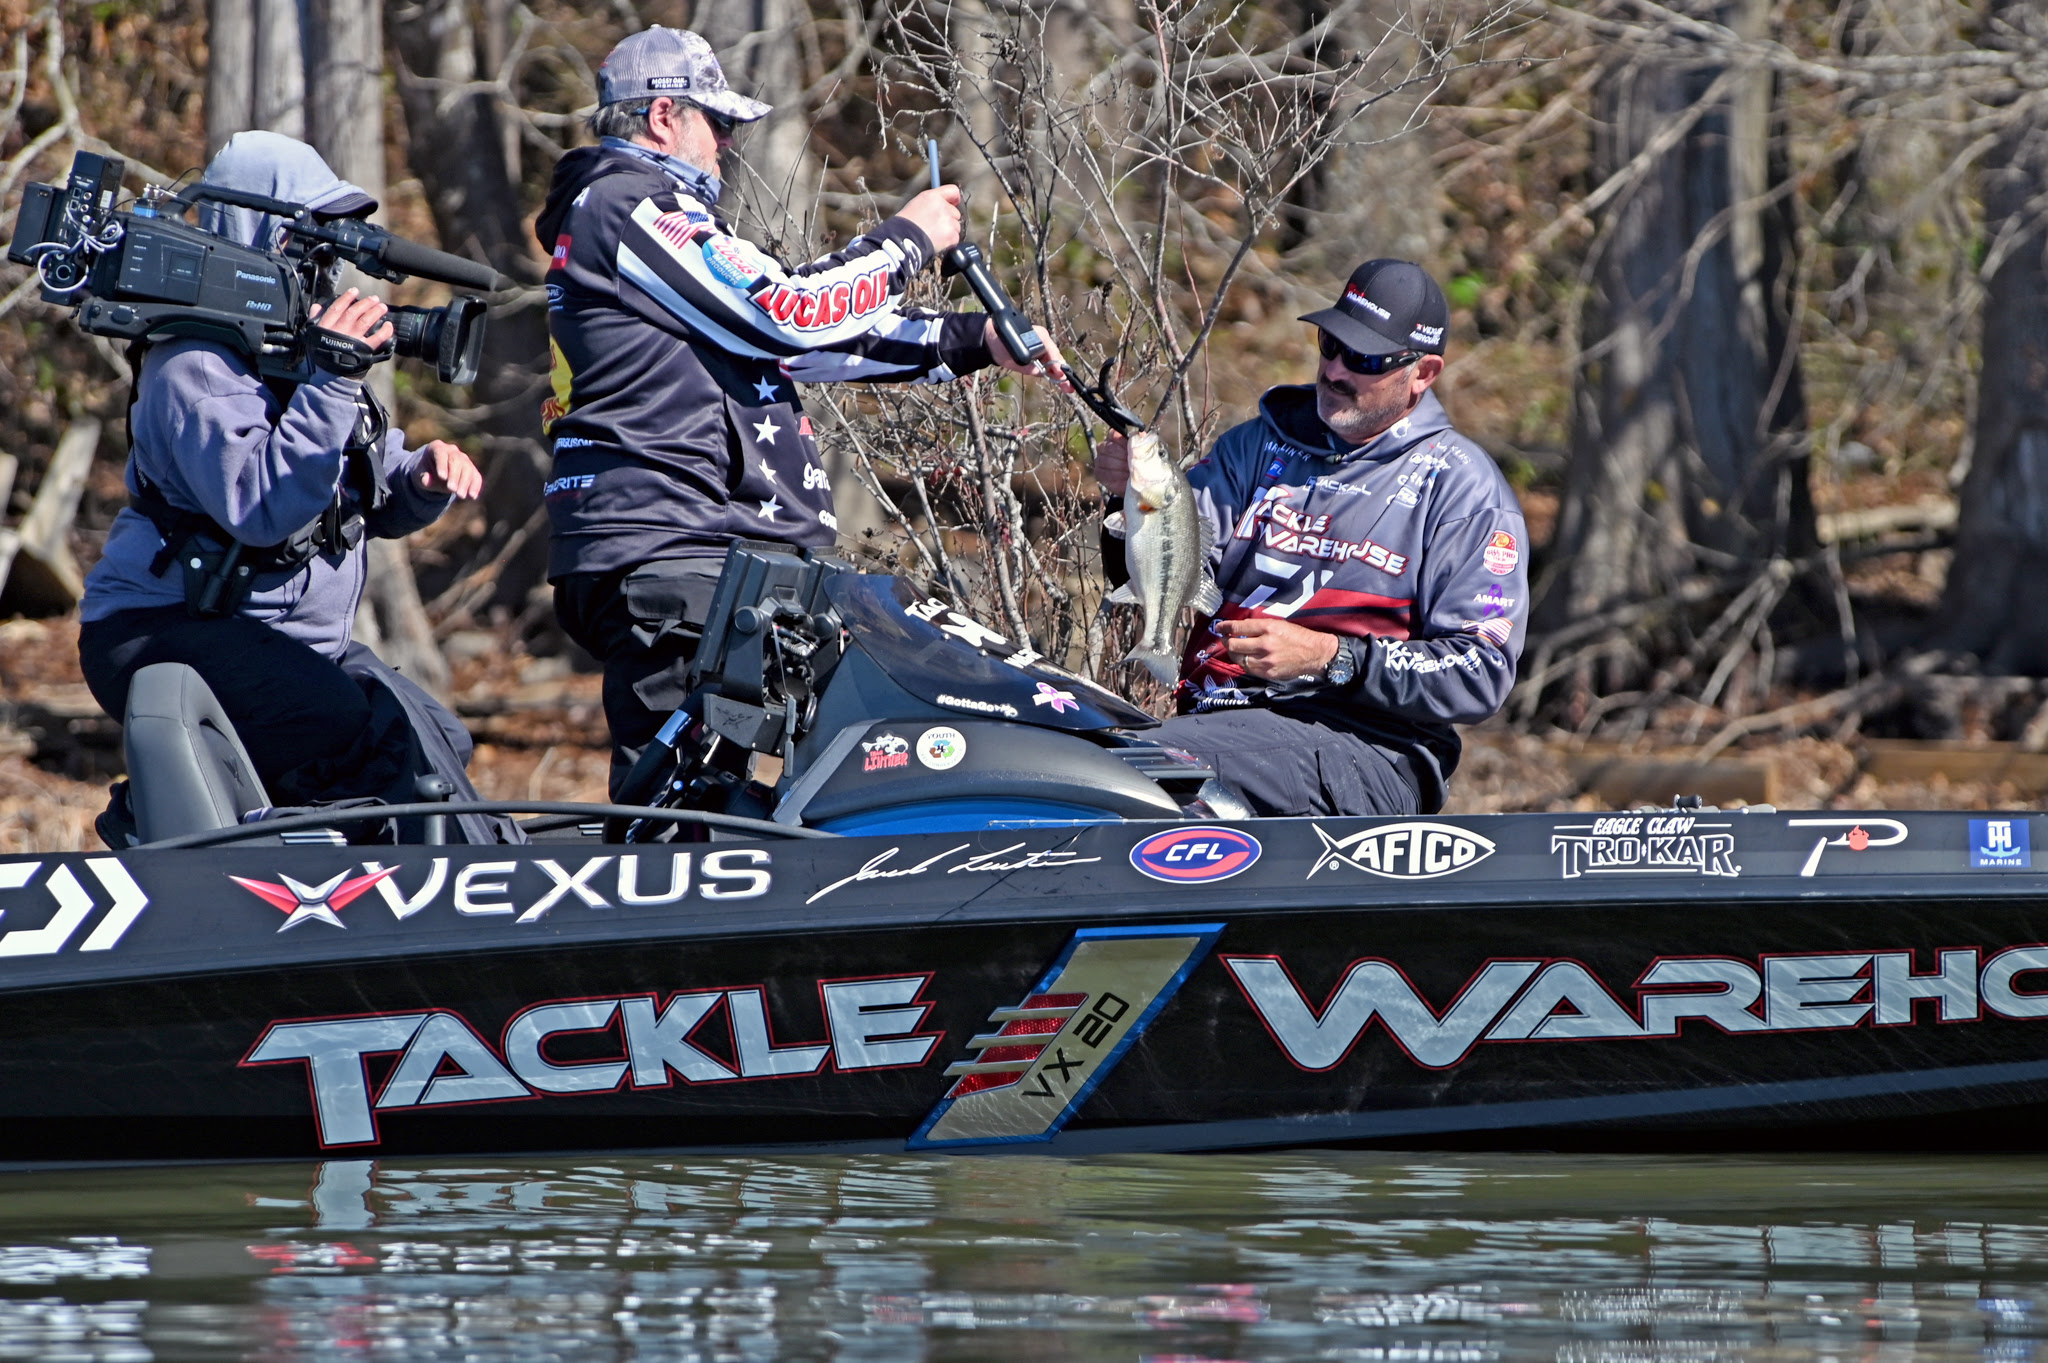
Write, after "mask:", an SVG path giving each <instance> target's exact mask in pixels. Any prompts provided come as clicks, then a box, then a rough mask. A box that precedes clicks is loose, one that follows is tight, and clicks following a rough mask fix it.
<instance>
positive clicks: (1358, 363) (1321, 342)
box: [1316, 331, 1422, 377]
mask: <svg viewBox="0 0 2048 1363" xmlns="http://www.w3.org/2000/svg"><path fill="white" fill-rule="evenodd" d="M1316 335H1317V341H1316V348H1317V349H1319V350H1321V351H1322V352H1323V358H1324V359H1326V360H1337V361H1339V362H1341V363H1342V364H1343V366H1344V367H1345V368H1346V369H1348V370H1350V371H1351V372H1352V373H1354V374H1370V375H1373V376H1375V377H1377V376H1378V375H1381V374H1391V373H1392V372H1393V371H1395V370H1396V369H1405V368H1406V367H1407V366H1409V365H1411V364H1414V363H1415V362H1416V361H1417V360H1419V359H1421V358H1422V355H1421V353H1420V352H1418V351H1413V350H1399V351H1396V352H1394V353H1393V354H1391V355H1361V354H1359V353H1358V352H1357V351H1355V350H1353V349H1352V348H1351V347H1350V346H1348V345H1345V344H1344V343H1343V342H1342V341H1340V340H1338V339H1337V338H1336V337H1335V336H1332V335H1331V334H1330V333H1329V332H1327V331H1320V332H1317V333H1316Z"/></svg>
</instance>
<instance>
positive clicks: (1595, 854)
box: [1550, 814, 1742, 880]
mask: <svg viewBox="0 0 2048 1363" xmlns="http://www.w3.org/2000/svg"><path fill="white" fill-rule="evenodd" d="M1733 827H1734V825H1732V824H1728V823H1707V822H1705V821H1703V820H1701V819H1698V818H1696V817H1694V816H1693V815H1690V814H1653V815H1649V816H1647V817H1646V816H1644V815H1641V814H1614V815H1607V816H1604V817H1601V818H1597V819H1595V820H1593V822H1591V823H1589V824H1566V825H1564V826H1563V827H1561V828H1558V829H1556V830H1554V831H1553V832H1552V833H1551V835H1550V850H1551V851H1553V852H1555V853H1557V854H1558V856H1559V858H1560V867H1561V869H1562V870H1563V872H1564V878H1565V879H1566V880H1577V879H1578V878H1579V877H1580V876H1582V875H1596V876H1597V875H1697V876H1739V875H1741V874H1742V868H1741V867H1740V866H1738V865H1736V864H1735V834H1734V833H1733V832H1732V831H1727V830H1731V829H1732V828H1733Z"/></svg>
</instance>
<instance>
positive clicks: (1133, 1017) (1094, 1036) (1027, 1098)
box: [910, 923, 1223, 1150]
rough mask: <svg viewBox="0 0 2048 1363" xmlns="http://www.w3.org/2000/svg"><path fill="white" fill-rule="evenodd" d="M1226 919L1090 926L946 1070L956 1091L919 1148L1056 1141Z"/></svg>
mask: <svg viewBox="0 0 2048 1363" xmlns="http://www.w3.org/2000/svg"><path fill="white" fill-rule="evenodd" d="M1222 931H1223V924H1221V923H1182V924H1176V925H1172V926H1167V925H1160V926H1156V927H1141V928H1082V929H1081V930H1080V931H1078V932H1076V933H1075V934H1074V936H1073V939H1072V940H1071V941H1069V942H1068V943H1067V948H1066V950H1065V951H1063V952H1061V953H1060V958H1059V959H1058V960H1057V961H1054V962H1053V964H1052V968H1051V969H1049V970H1047V971H1046V972H1045V974H1044V976H1043V977H1042V978H1040V980H1039V981H1038V983H1037V984H1036V985H1034V986H1033V987H1032V989H1031V991H1030V992H1029V993H1028V994H1026V995H1025V996H1024V1000H1023V1002H1021V1003H1019V1004H1018V1005H1017V1006H1016V1007H1014V1008H998V1009H996V1010H995V1011H994V1012H993V1013H990V1014H989V1015H988V1020H989V1021H990V1022H994V1023H1000V1024H1001V1025H1000V1026H999V1027H997V1028H996V1030H994V1031H992V1032H986V1033H983V1034H982V1035H979V1036H976V1037H975V1038H973V1039H972V1040H970V1041H969V1042H968V1043H967V1046H968V1050H969V1052H970V1053H971V1054H972V1055H973V1058H972V1059H968V1060H961V1061H959V1062H957V1063H955V1064H953V1065H949V1066H948V1067H947V1068H946V1073H947V1075H949V1076H951V1077H952V1078H953V1080H954V1083H953V1087H952V1088H950V1089H948V1090H947V1091H946V1096H945V1097H944V1098H943V1099H942V1100H940V1102H939V1105H938V1106H937V1107H935V1108H933V1109H932V1112H931V1115H930V1116H929V1117H926V1118H925V1120H924V1125H923V1126H920V1127H919V1128H918V1129H917V1134H915V1135H914V1136H912V1137H911V1138H910V1148H911V1149H914V1150H915V1149H926V1148H930V1147H933V1146H954V1145H1001V1144H1009V1143H1014V1142H1020V1141H1049V1140H1051V1139H1052V1138H1053V1137H1054V1136H1055V1135H1057V1134H1059V1130H1060V1128H1061V1127H1063V1126H1065V1125H1066V1124H1067V1119H1068V1118H1069V1117H1071V1116H1073V1115H1074V1112H1075V1111H1076V1110H1077V1109H1078V1108H1079V1107H1080V1106H1081V1103H1082V1101H1083V1100H1084V1099H1086V1098H1087V1096H1088V1095H1089V1094H1090V1093H1092V1092H1094V1091H1095V1087H1096V1085H1098V1084H1100V1083H1101V1082H1102V1080H1103V1078H1104V1077H1105V1076H1106V1075H1108V1073H1109V1072H1110V1071H1111V1070H1112V1069H1114V1068H1115V1067H1116V1063H1117V1061H1119V1060H1121V1059H1123V1056H1124V1052H1126V1051H1128V1050H1129V1049H1130V1048H1131V1046H1132V1044H1133V1043H1135V1042H1136V1041H1137V1039H1138V1038H1139V1037H1140V1036H1142V1035H1143V1034H1144V1032H1145V1029H1146V1028H1147V1027H1148V1026H1150V1025H1151V1023H1152V1019H1153V1018H1155V1017H1157V1016H1158V1015H1159V1010H1160V1009H1162V1008H1164V1007H1165V1006H1166V1003H1167V1000H1169V999H1171V998H1172V997H1173V996H1174V993H1175V992H1176V991H1177V990H1179V988H1180V987H1181V984H1182V982H1183V981H1185V980H1186V979H1187V977H1188V972H1189V971H1191V970H1193V969H1194V968H1195V966H1196V964H1197V963H1199V962H1200V961H1201V959H1202V958H1203V957H1204V956H1207V955H1208V954H1209V948H1210V947H1212V946H1214V945H1215V943H1216V938H1217V937H1218V936H1219V935H1220V934H1221V933H1222Z"/></svg>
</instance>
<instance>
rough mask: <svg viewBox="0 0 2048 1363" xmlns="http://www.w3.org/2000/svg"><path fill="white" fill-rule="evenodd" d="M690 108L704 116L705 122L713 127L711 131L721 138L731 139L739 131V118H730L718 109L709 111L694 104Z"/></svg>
mask: <svg viewBox="0 0 2048 1363" xmlns="http://www.w3.org/2000/svg"><path fill="white" fill-rule="evenodd" d="M690 107H691V108H692V109H695V110H696V111H697V112H698V113H700V114H702V115H704V121H705V122H706V123H709V124H710V125H711V131H712V132H714V133H716V134H717V135H718V136H720V137H728V138H729V137H731V136H732V135H733V134H734V133H735V132H737V131H739V126H740V121H739V120H738V119H737V118H731V117H728V116H727V115H725V114H722V113H719V112H718V111H717V110H716V109H707V108H705V107H704V106H703V105H701V104H692V105H691V106H690Z"/></svg>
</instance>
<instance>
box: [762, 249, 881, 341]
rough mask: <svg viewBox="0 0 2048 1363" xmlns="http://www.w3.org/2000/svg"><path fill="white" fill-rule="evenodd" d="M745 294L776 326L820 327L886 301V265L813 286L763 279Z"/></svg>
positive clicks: (878, 307) (861, 314)
mask: <svg viewBox="0 0 2048 1363" xmlns="http://www.w3.org/2000/svg"><path fill="white" fill-rule="evenodd" d="M748 297H749V298H751V299H753V301H754V306H755V307H757V308H759V309H761V311H763V312H765V313H767V314H768V315H769V316H770V317H772V318H774V319H775V323H776V325H777V326H785V327H794V328H795V329H796V330H798V331H823V330H825V329H826V328H828V327H835V326H838V325H839V324H840V323H841V322H844V321H845V320H846V319H847V318H849V317H865V316H867V315H868V314H869V313H871V312H879V311H881V309H882V308H883V307H884V306H886V305H887V304H888V302H889V267H888V266H887V265H886V264H884V265H878V266H876V267H875V268H874V269H872V270H870V271H868V273H866V274H864V275H862V276H861V277H860V278H858V279H856V280H854V281H853V282H852V283H850V284H849V283H846V282H844V281H841V282H840V283H837V284H824V285H820V286H819V287H817V288H815V289H804V288H798V287H796V286H795V285H792V284H787V283H776V282H775V281H773V280H769V279H763V280H762V282H761V283H760V285H759V286H758V287H756V288H755V289H754V291H753V292H752V293H751V294H749V295H748Z"/></svg>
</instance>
